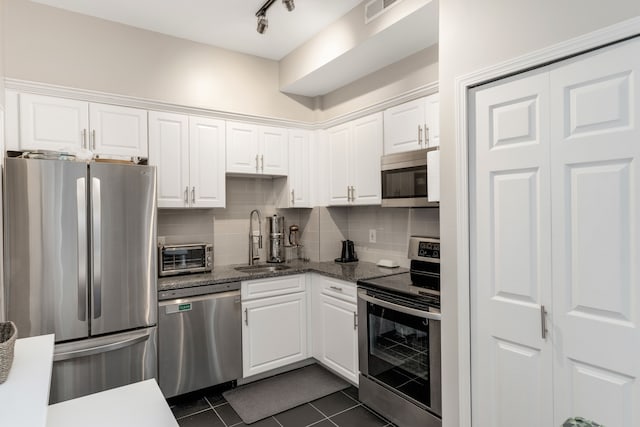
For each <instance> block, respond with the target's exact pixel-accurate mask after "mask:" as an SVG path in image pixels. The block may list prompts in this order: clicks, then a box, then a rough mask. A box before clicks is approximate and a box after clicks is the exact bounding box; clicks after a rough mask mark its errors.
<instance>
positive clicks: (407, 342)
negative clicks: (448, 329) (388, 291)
mask: <svg viewBox="0 0 640 427" xmlns="http://www.w3.org/2000/svg"><path fill="white" fill-rule="evenodd" d="M382 297H383V296H382V295H376V292H375V291H374V290H370V289H358V317H359V318H358V324H359V325H361V326H362V327H360V328H358V353H359V354H358V356H359V360H360V372H361V373H362V375H364V376H366V377H367V378H369V379H371V380H373V381H375V382H376V383H378V384H380V385H382V386H383V387H385V388H387V389H389V390H391V391H393V392H394V393H396V394H399V395H400V396H402V397H404V398H406V399H407V400H409V401H411V402H413V403H414V404H416V405H418V406H419V407H422V408H424V409H427V410H429V411H430V412H432V413H434V414H436V415H438V416H441V415H442V392H441V380H440V364H441V359H440V319H441V316H440V313H432V312H429V311H427V310H423V309H419V308H414V307H408V306H404V305H399V304H397V303H396V302H393V301H390V300H389V299H388V297H387V296H386V295H385V296H384V299H381V298H382Z"/></svg>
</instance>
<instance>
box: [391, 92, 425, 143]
mask: <svg viewBox="0 0 640 427" xmlns="http://www.w3.org/2000/svg"><path fill="white" fill-rule="evenodd" d="M424 121H425V102H424V98H421V99H416V100H415V101H411V102H407V103H404V104H401V105H398V106H396V107H392V108H389V109H387V110H385V111H384V153H385V154H391V153H400V152H403V151H412V150H419V149H420V148H426V145H425V144H424V131H423V126H424Z"/></svg>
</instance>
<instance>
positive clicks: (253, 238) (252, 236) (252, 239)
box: [249, 209, 262, 265]
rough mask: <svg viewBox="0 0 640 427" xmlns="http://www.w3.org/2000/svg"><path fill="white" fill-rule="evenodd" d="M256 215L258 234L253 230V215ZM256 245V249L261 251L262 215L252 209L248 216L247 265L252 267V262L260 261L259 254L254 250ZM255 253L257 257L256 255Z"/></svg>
mask: <svg viewBox="0 0 640 427" xmlns="http://www.w3.org/2000/svg"><path fill="white" fill-rule="evenodd" d="M254 213H255V214H257V215H258V232H257V233H256V232H255V230H254V229H253V214H254ZM256 243H257V245H258V249H262V215H260V211H259V210H258V209H254V210H252V211H251V213H250V214H249V265H253V262H254V261H259V260H260V252H258V251H257V250H256V247H255V246H256ZM256 253H257V255H256Z"/></svg>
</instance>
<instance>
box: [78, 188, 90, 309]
mask: <svg viewBox="0 0 640 427" xmlns="http://www.w3.org/2000/svg"><path fill="white" fill-rule="evenodd" d="M76 201H77V208H78V320H80V321H83V322H84V321H86V320H87V270H88V269H87V183H86V179H85V178H78V179H77V180H76Z"/></svg>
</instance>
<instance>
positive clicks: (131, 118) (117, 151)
mask: <svg viewBox="0 0 640 427" xmlns="http://www.w3.org/2000/svg"><path fill="white" fill-rule="evenodd" d="M89 123H90V124H91V139H90V141H91V149H92V150H93V151H94V152H95V153H96V154H98V155H100V156H116V157H142V158H147V156H148V155H149V151H148V148H147V110H141V109H138V108H130V107H121V106H117V105H107V104H93V103H92V104H89Z"/></svg>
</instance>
